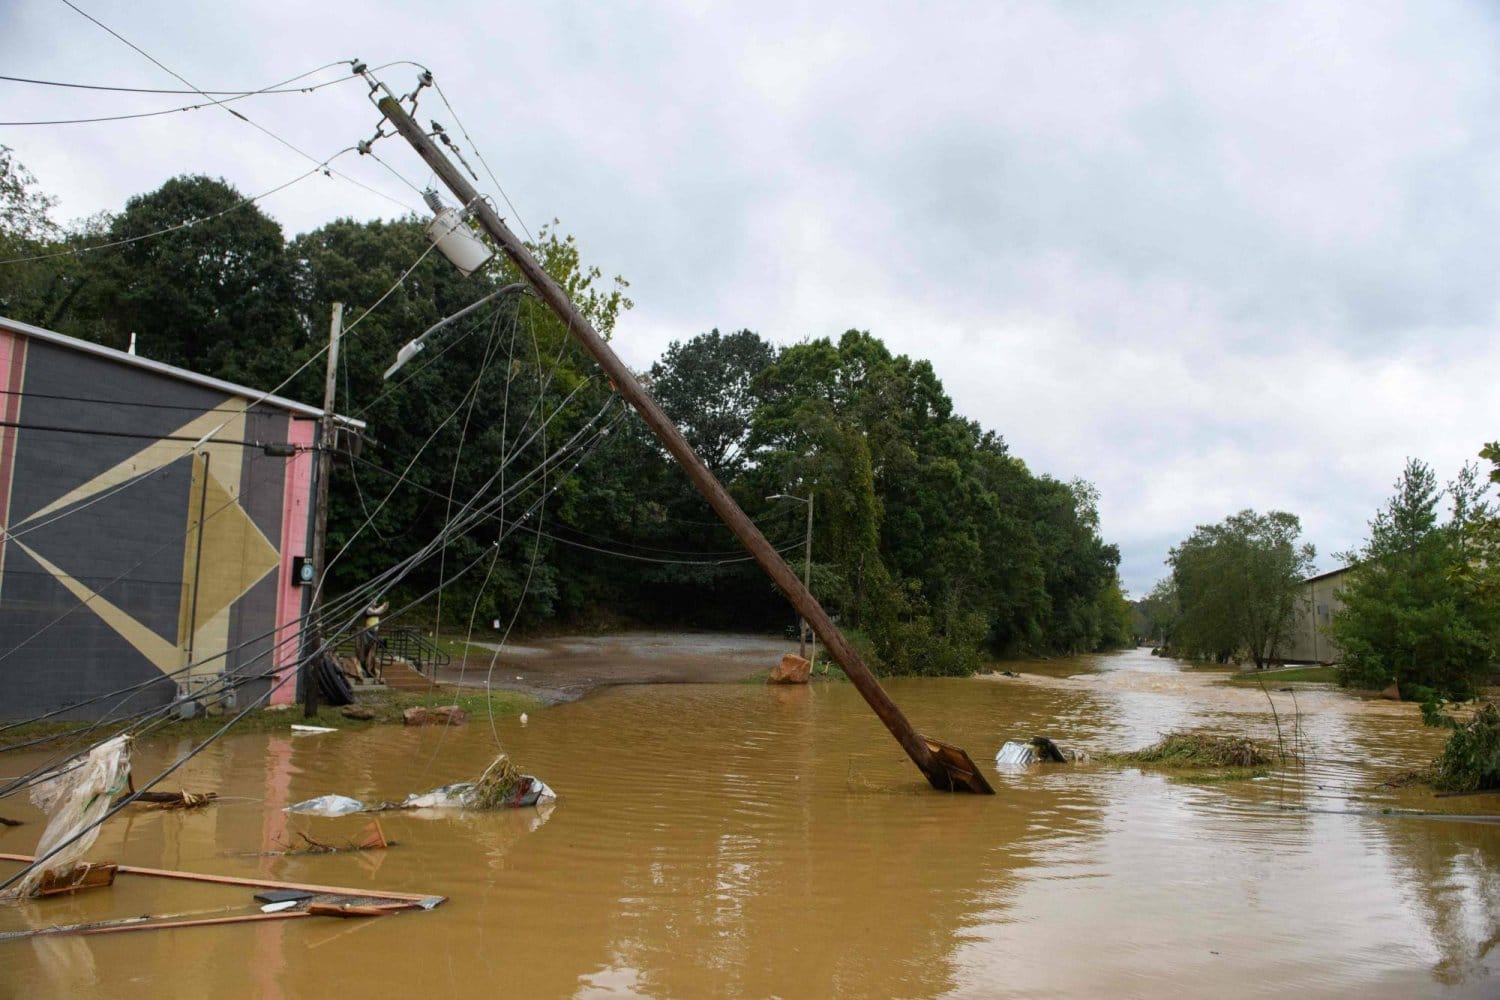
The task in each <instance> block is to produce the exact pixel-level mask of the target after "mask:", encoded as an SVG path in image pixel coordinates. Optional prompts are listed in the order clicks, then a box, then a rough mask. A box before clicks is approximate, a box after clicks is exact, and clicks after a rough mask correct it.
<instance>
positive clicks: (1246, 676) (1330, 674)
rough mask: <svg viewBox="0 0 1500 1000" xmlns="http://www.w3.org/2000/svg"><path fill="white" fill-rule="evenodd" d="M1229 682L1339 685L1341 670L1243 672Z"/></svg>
mask: <svg viewBox="0 0 1500 1000" xmlns="http://www.w3.org/2000/svg"><path fill="white" fill-rule="evenodd" d="M1229 680H1230V681H1232V682H1233V683H1235V684H1256V683H1262V682H1263V683H1265V684H1266V685H1267V686H1268V687H1269V686H1270V685H1271V684H1273V683H1275V684H1293V683H1312V684H1337V683H1338V682H1339V668H1338V667H1282V668H1277V669H1275V670H1241V671H1240V672H1239V673H1236V674H1231V675H1230V677H1229Z"/></svg>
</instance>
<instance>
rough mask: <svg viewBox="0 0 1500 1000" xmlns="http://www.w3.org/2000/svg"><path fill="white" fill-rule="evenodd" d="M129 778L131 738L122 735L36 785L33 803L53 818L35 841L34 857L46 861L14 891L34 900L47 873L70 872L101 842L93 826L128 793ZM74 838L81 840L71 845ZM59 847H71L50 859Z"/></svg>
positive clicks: (74, 760) (79, 757)
mask: <svg viewBox="0 0 1500 1000" xmlns="http://www.w3.org/2000/svg"><path fill="white" fill-rule="evenodd" d="M129 779H130V737H129V736H123V735H122V736H116V737H115V738H114V739H112V740H106V741H105V742H103V743H101V744H99V745H98V746H96V747H94V748H93V749H92V750H90V751H89V752H88V753H87V754H83V755H81V756H78V757H74V758H73V759H72V760H70V761H68V762H67V763H66V764H64V765H62V766H61V767H59V768H58V769H57V770H56V771H55V772H54V773H53V775H52V776H51V777H49V778H47V779H46V780H45V781H40V782H38V783H37V784H36V785H34V786H33V787H32V789H31V802H32V804H33V805H35V806H36V807H37V808H38V809H41V810H42V811H43V812H45V813H46V814H47V815H48V817H49V818H48V821H47V828H46V829H45V830H43V831H42V839H41V840H40V841H38V842H37V845H36V856H37V857H38V858H46V859H47V860H46V861H44V862H42V863H41V864H39V865H37V866H36V868H35V869H33V870H32V872H31V873H30V874H28V875H27V876H26V877H25V878H24V879H22V880H21V881H20V882H19V883H17V885H16V886H15V888H14V889H13V890H12V891H13V892H14V893H15V894H16V895H19V896H30V895H31V894H32V893H34V892H35V891H36V889H37V887H38V886H39V885H40V884H41V881H42V879H43V878H44V877H46V874H47V873H48V872H49V871H53V872H58V873H59V874H61V873H65V872H67V871H69V870H70V869H72V867H73V866H74V865H75V864H77V863H78V862H79V860H81V859H82V858H83V856H84V855H85V854H87V853H88V850H89V848H91V847H93V846H94V841H96V840H98V839H99V827H98V826H96V825H94V824H96V823H98V822H99V820H100V819H102V818H103V816H104V814H105V813H107V812H109V807H110V805H111V804H112V803H113V802H114V797H115V796H116V795H118V794H119V793H120V792H122V791H124V790H125V786H126V783H127V782H128V781H129ZM80 831H82V834H81V835H80ZM75 836H76V837H77V838H78V839H77V840H73V842H72V843H68V841H69V840H71V839H72V838H73V837H75ZM60 844H67V846H66V847H64V848H62V850H60V851H58V852H57V853H56V854H54V855H52V857H50V858H48V857H47V855H48V854H51V853H52V851H54V850H56V849H57V847H58V845H60Z"/></svg>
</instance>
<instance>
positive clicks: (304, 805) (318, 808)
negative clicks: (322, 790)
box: [282, 795, 367, 816]
mask: <svg viewBox="0 0 1500 1000" xmlns="http://www.w3.org/2000/svg"><path fill="white" fill-rule="evenodd" d="M366 808H367V807H366V806H365V804H364V803H363V802H361V801H359V799H351V798H350V797H349V796H347V795H319V796H318V797H317V798H315V799H308V800H307V801H306V802H298V803H297V804H296V805H290V806H287V807H286V808H285V809H283V810H282V812H289V813H305V814H306V815H308V816H348V815H349V814H350V813H357V812H364V811H365V809H366Z"/></svg>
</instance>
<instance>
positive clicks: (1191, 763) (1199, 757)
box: [1108, 733, 1271, 768]
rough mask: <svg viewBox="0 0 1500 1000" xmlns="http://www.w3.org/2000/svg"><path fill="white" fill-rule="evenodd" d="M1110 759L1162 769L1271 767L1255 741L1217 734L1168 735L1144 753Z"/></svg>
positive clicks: (1120, 755)
mask: <svg viewBox="0 0 1500 1000" xmlns="http://www.w3.org/2000/svg"><path fill="white" fill-rule="evenodd" d="M1108 756H1109V759H1111V760H1116V761H1120V762H1122V763H1127V764H1158V765H1161V766H1162V767H1204V768H1208V767H1221V768H1222V767H1265V766H1267V765H1269V764H1270V763H1271V759H1270V758H1269V757H1267V756H1266V755H1265V754H1264V753H1262V752H1261V749H1260V747H1258V746H1256V745H1255V743H1254V741H1252V740H1249V739H1246V738H1245V737H1243V736H1218V735H1215V734H1213V733H1168V734H1166V735H1165V736H1163V737H1162V738H1161V740H1160V741H1159V742H1157V743H1154V744H1152V745H1151V746H1149V747H1146V748H1145V749H1143V750H1134V751H1131V752H1130V753H1120V754H1110V755H1108Z"/></svg>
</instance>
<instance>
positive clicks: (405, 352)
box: [385, 282, 529, 381]
mask: <svg viewBox="0 0 1500 1000" xmlns="http://www.w3.org/2000/svg"><path fill="white" fill-rule="evenodd" d="M525 291H529V287H528V286H527V285H524V284H522V283H520V282H516V283H515V284H513V285H506V286H505V287H504V288H500V289H497V290H495V291H493V292H491V293H490V294H488V295H486V296H485V297H484V298H482V299H480V300H479V301H477V302H471V303H469V304H468V305H466V306H464V307H463V308H462V309H460V310H459V311H458V312H456V313H454V314H453V315H452V316H448V317H445V318H443V319H440V320H438V321H437V322H436V323H434V324H432V325H431V326H429V327H428V328H427V329H426V330H425V331H423V333H422V335H421V336H420V337H418V338H417V339H416V340H412V341H408V342H407V343H406V344H405V345H404V346H403V347H402V348H401V350H399V351H397V352H396V361H395V363H394V364H392V365H391V366H390V367H389V368H387V369H386V370H385V378H386V380H387V381H389V380H390V377H391V376H392V375H394V374H396V373H397V372H398V371H400V370H401V368H402V366H403V365H405V364H406V363H407V362H408V361H410V360H411V359H412V358H414V357H416V356H417V355H418V354H419V353H421V351H422V349H423V348H424V347H426V346H427V345H426V344H424V343H423V341H425V340H426V339H427V338H428V337H430V336H432V335H433V334H434V333H437V332H438V331H439V330H441V329H442V328H443V327H445V326H447V325H448V324H450V323H453V322H455V321H457V320H461V319H463V318H464V317H465V316H467V315H469V313H471V312H473V311H474V310H475V309H478V308H479V307H480V306H482V305H484V304H485V303H486V302H491V301H493V300H495V299H498V298H499V297H500V296H502V295H508V294H510V293H511V292H525Z"/></svg>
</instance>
